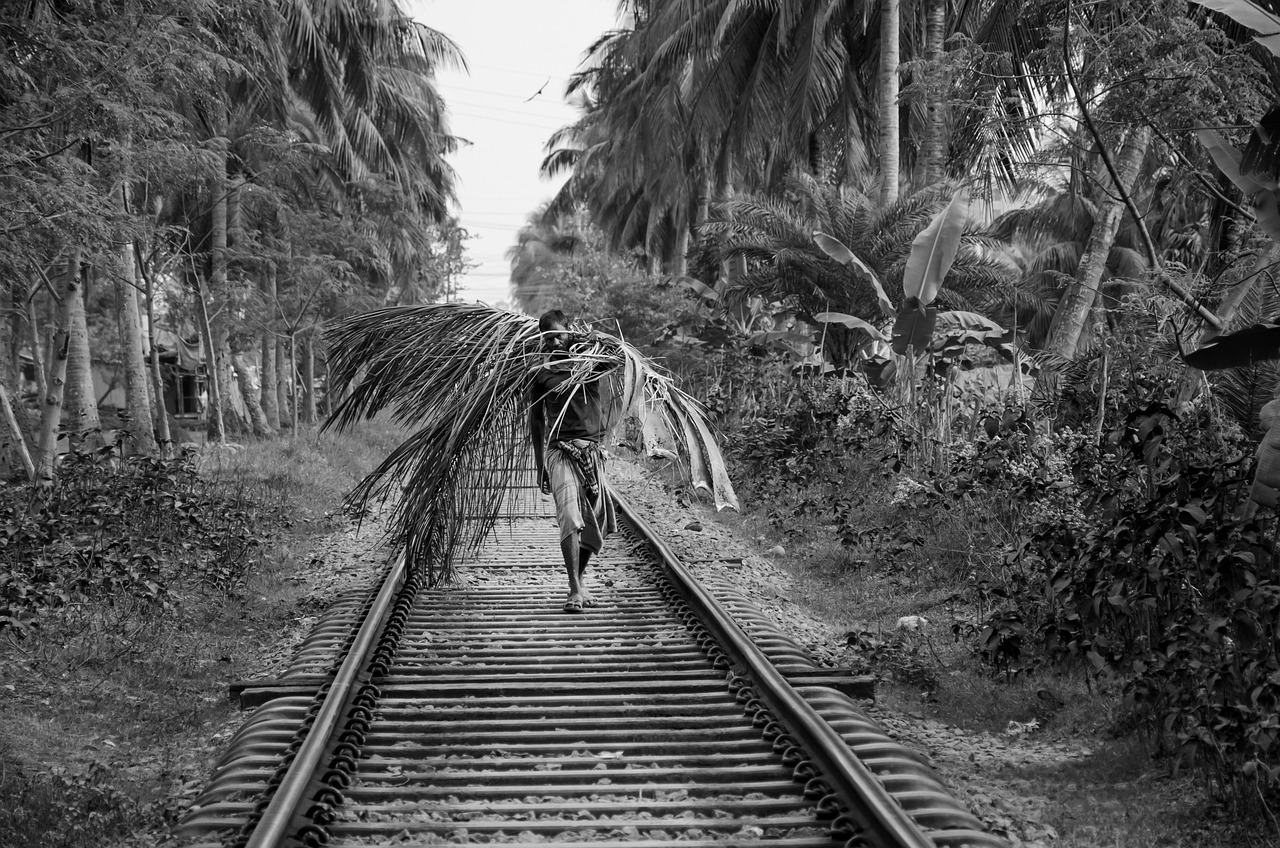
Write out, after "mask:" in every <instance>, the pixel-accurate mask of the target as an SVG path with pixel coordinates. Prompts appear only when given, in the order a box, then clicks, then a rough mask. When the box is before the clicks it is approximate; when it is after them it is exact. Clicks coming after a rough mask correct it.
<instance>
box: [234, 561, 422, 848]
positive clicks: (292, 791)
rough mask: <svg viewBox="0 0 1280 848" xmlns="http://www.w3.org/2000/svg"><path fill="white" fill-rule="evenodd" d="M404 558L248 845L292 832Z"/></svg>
mask: <svg viewBox="0 0 1280 848" xmlns="http://www.w3.org/2000/svg"><path fill="white" fill-rule="evenodd" d="M404 572H405V557H404V554H403V553H401V554H400V555H399V556H398V557H397V558H396V561H395V563H394V564H393V565H392V566H391V568H389V569H388V570H387V576H386V578H385V579H384V580H383V581H382V588H381V589H380V590H379V592H378V595H377V597H375V598H374V600H373V604H372V606H371V607H370V608H369V612H368V615H367V616H366V617H365V620H364V623H363V624H362V625H361V626H360V630H359V631H358V632H357V633H356V636H355V639H354V640H353V641H352V643H351V647H350V649H349V650H348V652H347V656H346V658H345V659H344V660H343V661H342V665H341V666H340V667H339V668H338V672H337V674H336V675H335V676H334V679H333V683H332V684H331V685H330V687H329V691H328V693H327V694H326V695H325V700H324V706H322V707H321V708H320V712H319V713H318V714H317V715H316V719H315V722H314V723H313V724H312V726H311V731H310V733H308V734H307V738H306V740H305V741H304V742H303V743H302V747H301V748H299V749H298V754H297V756H296V757H295V758H294V760H293V762H292V763H291V764H290V765H289V771H288V773H287V774H286V775H285V777H284V779H283V780H281V781H280V785H279V787H278V788H277V789H276V792H275V794H274V795H273V796H272V797H271V802H270V803H269V804H268V805H267V808H266V810H264V811H263V813H262V818H261V819H259V820H258V823H257V825H256V826H255V827H254V829H253V834H252V835H251V836H250V837H249V839H248V841H247V842H246V843H245V848H274V846H277V845H279V844H281V842H282V841H283V840H284V838H285V837H286V836H287V835H288V827H289V824H290V822H292V821H293V818H294V816H295V815H296V814H297V812H298V806H299V805H300V803H301V802H302V800H303V795H304V793H305V792H306V791H307V787H308V786H310V785H311V781H312V780H313V779H314V777H315V772H316V767H317V766H318V765H319V763H320V759H321V758H322V757H323V756H324V753H325V749H326V748H327V747H328V746H329V742H330V741H331V739H332V736H333V732H334V730H335V729H336V728H337V726H338V722H339V720H340V719H341V717H342V710H343V708H344V707H345V706H346V703H347V699H348V696H349V695H350V692H351V686H352V684H353V683H354V682H355V680H356V677H357V676H358V675H359V674H360V671H361V670H362V669H363V667H364V665H365V660H366V659H367V658H368V655H369V653H370V652H371V651H372V650H373V647H374V643H375V642H376V641H377V638H378V635H379V634H380V633H381V631H382V626H383V624H384V623H385V621H386V618H387V615H388V614H389V613H390V611H391V607H392V602H393V600H394V598H395V595H396V590H397V589H398V588H399V585H400V583H401V582H402V579H403V577H404Z"/></svg>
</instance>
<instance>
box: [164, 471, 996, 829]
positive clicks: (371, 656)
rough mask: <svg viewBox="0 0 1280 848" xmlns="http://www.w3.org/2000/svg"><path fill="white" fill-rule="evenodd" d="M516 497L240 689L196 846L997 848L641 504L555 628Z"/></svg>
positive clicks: (552, 593)
mask: <svg viewBox="0 0 1280 848" xmlns="http://www.w3.org/2000/svg"><path fill="white" fill-rule="evenodd" d="M515 495H516V497H518V498H519V499H520V500H519V501H518V506H517V508H518V510H519V511H520V512H522V513H523V514H524V517H521V518H518V519H516V520H513V521H511V522H510V523H508V524H502V525H500V526H499V529H498V531H497V532H496V533H495V538H493V539H492V540H491V541H490V543H489V544H488V545H487V546H486V547H485V548H484V549H483V550H482V551H481V552H480V554H479V555H478V556H477V557H476V558H475V559H474V560H472V561H469V562H468V563H465V564H464V565H463V567H462V571H463V575H464V577H465V578H466V579H467V581H468V584H469V585H467V586H465V587H461V588H458V587H455V588H445V589H428V588H425V587H421V586H419V585H418V583H417V579H416V576H415V575H413V574H412V573H410V571H409V570H408V569H406V568H405V566H404V564H403V562H395V563H393V564H392V565H391V566H390V568H389V569H388V572H387V575H386V576H385V577H384V579H383V582H382V584H381V585H380V586H377V587H374V588H373V589H372V590H370V591H368V592H365V593H363V594H360V595H353V596H350V597H345V598H343V599H341V600H340V601H339V602H338V603H337V604H335V606H334V607H333V608H331V610H330V611H329V613H328V614H327V615H326V616H325V618H324V619H322V621H321V622H320V623H319V624H318V625H317V627H316V628H315V630H314V631H313V633H312V634H311V636H310V637H309V638H308V640H307V641H306V642H305V643H304V645H303V646H302V648H301V649H300V650H299V652H298V655H297V657H296V658H295V662H294V665H293V667H291V668H290V670H289V671H288V672H286V673H285V675H283V676H282V677H281V678H279V679H277V680H273V681H259V682H255V683H253V684H249V685H247V686H243V687H237V690H238V692H239V696H240V698H241V702H242V703H243V704H246V705H258V704H260V706H259V707H258V709H257V710H256V711H255V712H254V714H253V715H252V716H251V717H250V718H249V720H248V721H247V722H246V723H245V725H244V726H243V727H242V729H241V730H240V731H239V732H238V733H237V735H236V736H235V738H234V739H232V741H231V743H230V744H229V745H228V747H227V749H226V752H225V754H224V756H223V757H222V759H221V761H220V762H219V764H218V766H217V768H216V770H215V772H214V775H213V777H212V779H211V780H210V782H209V784H208V786H207V787H206V789H205V791H204V793H203V794H202V795H201V796H200V797H199V798H198V799H197V801H196V803H195V804H194V805H193V806H192V809H191V811H190V812H189V813H188V815H187V817H186V819H185V820H184V821H183V822H182V824H181V825H180V826H179V829H178V835H179V837H180V838H181V839H182V840H183V842H184V844H186V845H190V846H252V848H275V846H286V845H333V846H356V845H360V846H364V845H397V846H417V845H440V844H479V843H506V842H521V843H534V844H539V845H544V846H554V847H555V848H563V846H569V845H575V846H576V845H580V844H582V843H583V842H591V843H606V844H617V845H625V846H629V848H657V846H666V845H679V846H686V845H688V846H710V845H716V846H742V848H752V846H792V848H798V846H812V848H819V847H820V846H821V848H828V847H829V846H833V845H869V846H876V847H877V848H898V847H899V846H917V847H918V848H925V846H934V845H937V846H961V845H973V846H984V848H985V847H986V846H1004V845H1006V843H1005V842H1004V840H1002V839H1000V838H999V837H997V836H994V835H992V834H989V833H985V832H983V829H982V824H981V822H979V821H978V820H977V819H976V818H975V817H974V816H972V815H971V814H970V813H969V812H967V811H966V810H965V809H963V808H962V807H961V806H960V804H959V803H958V802H957V801H956V800H955V799H954V798H953V797H952V796H951V795H950V794H949V793H948V792H947V791H946V790H945V788H944V787H943V786H942V785H941V783H940V782H939V781H938V779H937V777H936V776H935V775H934V774H933V772H932V771H931V770H930V769H929V767H928V766H927V765H926V764H925V762H924V760H923V759H922V758H921V757H920V756H918V755H916V754H915V753H913V752H911V751H909V750H908V749H906V748H904V747H903V746H901V745H899V744H898V743H896V742H894V741H893V740H892V739H890V738H889V737H888V736H887V735H886V734H885V733H884V731H883V730H881V729H880V728H879V726H877V725H876V724H875V723H874V722H872V721H871V720H870V719H868V718H867V717H866V716H865V715H863V714H862V713H861V712H859V710H858V708H857V706H856V701H854V700H853V699H852V698H850V697H849V695H848V694H846V693H848V692H852V693H854V694H869V691H868V690H869V685H870V684H869V681H864V680H859V679H856V678H853V677H852V676H851V675H850V674H849V673H848V672H841V671H839V670H835V669H823V668H819V667H818V666H817V665H816V664H815V663H814V662H813V661H812V659H811V658H810V657H809V655H808V654H807V653H806V652H805V651H804V650H803V649H802V648H800V647H799V646H798V645H796V644H795V643H794V642H792V641H791V640H789V639H787V638H786V637H785V636H783V635H782V634H781V633H780V632H779V631H778V630H777V629H776V628H775V627H774V626H772V625H771V624H770V623H769V622H768V621H767V620H766V619H765V617H764V616H763V615H762V614H761V613H760V612H759V611H757V610H755V609H754V608H753V607H751V605H750V604H749V603H748V602H747V601H746V600H744V599H743V598H742V596H740V595H738V594H737V593H736V592H734V591H733V589H732V587H729V586H726V585H713V586H711V587H707V586H705V585H702V584H699V583H698V582H697V581H696V580H694V579H693V578H692V576H691V575H690V574H689V573H688V571H687V570H686V569H685V568H684V567H683V566H682V565H681V564H680V563H679V562H678V561H677V560H676V559H675V557H674V556H673V555H672V554H671V553H670V551H669V550H668V549H667V548H666V546H665V545H664V544H663V542H662V541H661V539H658V538H656V537H655V536H654V534H653V533H652V531H651V530H650V529H649V527H648V526H647V524H646V523H645V521H644V519H643V517H641V516H639V515H637V514H636V513H635V511H634V510H633V508H632V507H630V506H629V505H628V504H627V503H626V502H620V509H621V511H622V515H623V517H624V518H625V525H626V526H625V528H624V530H623V532H622V533H621V534H619V536H618V537H617V538H614V539H611V540H610V543H609V545H608V546H607V548H606V551H605V554H604V556H603V557H602V558H601V559H600V560H599V561H598V562H596V563H593V574H592V578H591V580H592V583H591V585H592V586H593V587H594V591H595V595H596V598H597V600H598V602H599V603H598V605H597V606H595V607H592V608H589V609H587V610H586V612H585V613H584V614H582V615H573V614H568V613H565V612H562V611H561V608H560V607H561V603H562V602H563V600H564V576H563V565H562V563H561V559H560V549H559V543H558V539H557V535H556V528H555V523H554V520H553V518H552V517H551V512H550V504H549V501H545V500H540V499H539V498H538V497H537V495H536V492H533V491H530V490H521V491H518V492H516V493H515Z"/></svg>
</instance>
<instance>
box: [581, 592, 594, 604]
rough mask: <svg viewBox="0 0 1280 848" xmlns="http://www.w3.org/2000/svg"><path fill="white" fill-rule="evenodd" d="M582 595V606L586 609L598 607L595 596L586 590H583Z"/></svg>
mask: <svg viewBox="0 0 1280 848" xmlns="http://www.w3.org/2000/svg"><path fill="white" fill-rule="evenodd" d="M581 595H582V605H583V606H584V607H593V606H595V605H596V596H595V595H593V594H591V593H590V592H588V591H587V590H586V589H583V590H582V592H581Z"/></svg>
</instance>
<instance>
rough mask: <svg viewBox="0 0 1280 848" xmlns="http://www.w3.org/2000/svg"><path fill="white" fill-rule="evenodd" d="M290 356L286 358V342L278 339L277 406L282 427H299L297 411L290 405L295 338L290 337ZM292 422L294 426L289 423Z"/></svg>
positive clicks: (276, 341)
mask: <svg viewBox="0 0 1280 848" xmlns="http://www.w3.org/2000/svg"><path fill="white" fill-rule="evenodd" d="M289 338H290V341H289V348H288V354H289V355H288V356H287V357H286V356H285V353H286V350H285V340H284V339H280V338H277V339H276V340H275V345H276V404H277V405H278V406H279V407H280V426H281V427H284V426H285V425H286V424H289V426H291V427H295V428H296V427H297V425H298V416H297V410H296V409H293V408H292V407H290V405H289V398H290V396H291V395H292V393H293V392H292V386H293V374H294V371H293V365H292V363H293V337H292V336H290V337H289ZM290 421H292V424H290V423H289V422H290Z"/></svg>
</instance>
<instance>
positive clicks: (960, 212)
mask: <svg viewBox="0 0 1280 848" xmlns="http://www.w3.org/2000/svg"><path fill="white" fill-rule="evenodd" d="M968 214H969V192H968V190H967V189H965V188H964V187H961V189H960V190H959V191H957V192H956V194H955V196H954V197H952V198H951V202H950V203H948V204H947V206H946V208H945V209H943V210H942V211H941V212H939V213H938V214H937V215H935V216H933V220H932V221H930V222H929V226H927V227H925V228H924V229H923V230H921V231H920V233H919V234H918V235H917V236H916V237H915V240H914V241H912V242H911V253H910V254H909V255H908V256H907V267H906V268H905V269H904V270H903V272H902V293H903V296H904V297H906V298H907V299H908V300H911V299H915V300H917V301H919V302H920V303H922V304H924V305H925V306H928V305H929V304H931V303H933V299H934V298H935V297H937V295H938V289H939V288H941V287H942V281H943V280H944V279H946V276H947V272H948V271H950V270H951V263H953V262H955V259H956V253H957V251H959V250H960V236H961V235H962V234H963V232H964V222H965V218H966V217H967V216H968ZM898 319H899V320H901V319H902V310H901V309H899V310H898Z"/></svg>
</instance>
